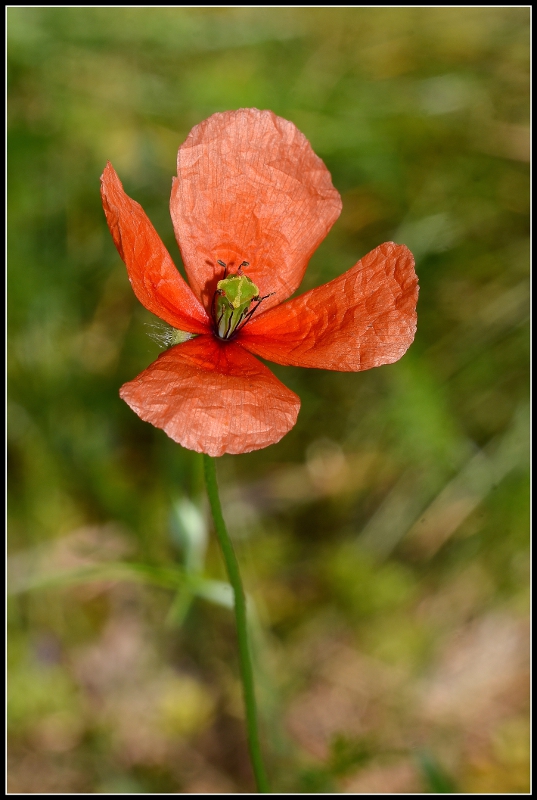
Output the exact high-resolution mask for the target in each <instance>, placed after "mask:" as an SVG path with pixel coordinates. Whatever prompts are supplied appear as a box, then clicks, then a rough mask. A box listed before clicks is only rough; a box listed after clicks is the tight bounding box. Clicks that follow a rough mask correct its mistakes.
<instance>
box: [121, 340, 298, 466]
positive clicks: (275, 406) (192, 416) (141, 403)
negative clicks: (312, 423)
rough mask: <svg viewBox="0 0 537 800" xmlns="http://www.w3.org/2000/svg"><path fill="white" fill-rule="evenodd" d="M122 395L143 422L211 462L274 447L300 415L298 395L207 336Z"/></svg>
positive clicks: (164, 358) (165, 359)
mask: <svg viewBox="0 0 537 800" xmlns="http://www.w3.org/2000/svg"><path fill="white" fill-rule="evenodd" d="M120 395H121V397H122V398H123V400H125V402H126V403H128V404H129V406H130V407H131V408H132V410H133V411H135V412H136V413H137V414H138V416H139V417H141V418H142V419H143V420H145V421H146V422H151V423H152V424H153V425H156V427H157V428H162V429H163V430H165V431H166V433H167V434H168V436H170V437H171V438H172V439H174V440H175V441H176V442H179V444H182V445H183V447H187V448H188V449H189V450H197V451H198V453H208V455H210V456H221V455H223V454H224V453H249V452H250V451H251V450H259V449H260V448H262V447H267V445H269V444H274V443H275V442H278V441H279V440H280V439H281V438H282V436H284V435H285V434H286V433H287V432H288V431H289V430H290V429H291V428H292V427H293V425H294V424H295V422H296V418H297V415H298V411H299V408H300V399H299V398H298V397H297V396H296V394H294V393H293V392H291V391H290V390H289V389H287V387H286V386H284V385H283V383H280V381H279V380H278V379H277V378H276V377H275V376H274V375H273V374H272V372H270V370H268V369H267V368H266V367H265V366H264V365H263V364H261V363H260V362H259V361H258V360H257V358H254V357H253V356H251V355H250V353H247V352H246V351H245V350H243V349H242V348H241V347H237V345H235V344H222V343H219V342H218V341H217V340H216V339H214V338H213V337H212V336H200V337H199V338H196V339H191V340H190V341H188V342H185V344H180V345H177V346H176V347H172V348H171V349H170V350H167V351H166V352H165V353H162V354H161V355H160V356H159V357H158V359H157V360H156V361H155V362H154V363H153V364H151V366H150V367H148V368H147V369H146V370H145V371H144V372H142V373H141V375H138V377H137V378H135V379H134V380H133V381H131V382H130V383H126V384H124V385H123V386H122V387H121V391H120Z"/></svg>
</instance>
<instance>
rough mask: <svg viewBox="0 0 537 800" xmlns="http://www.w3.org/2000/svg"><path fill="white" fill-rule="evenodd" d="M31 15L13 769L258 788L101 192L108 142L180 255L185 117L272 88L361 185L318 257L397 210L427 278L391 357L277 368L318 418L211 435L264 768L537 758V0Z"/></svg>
mask: <svg viewBox="0 0 537 800" xmlns="http://www.w3.org/2000/svg"><path fill="white" fill-rule="evenodd" d="M7 19H8V92H9V95H8V113H9V140H8V156H9V160H8V190H9V194H8V200H9V209H8V223H9V241H8V255H9V274H8V281H9V283H8V286H9V299H8V303H9V307H8V310H9V322H8V325H9V327H8V333H9V362H8V370H9V387H10V397H9V407H8V414H9V469H10V479H9V490H10V500H9V552H10V559H11V561H10V564H11V574H12V578H13V597H12V600H11V607H10V612H9V621H10V646H9V665H10V672H11V679H10V693H9V721H10V736H11V744H10V751H9V752H10V756H9V758H10V782H11V783H10V791H11V792H13V793H17V792H19V793H36V792H37V793H42V792H51V793H54V792H63V793H68V794H69V793H77V792H90V793H93V792H101V793H122V792H123V793H127V794H132V793H158V792H190V793H204V792H208V793H210V792H216V793H220V792H236V791H238V792H244V791H249V790H250V789H251V788H252V777H251V773H250V768H249V764H248V758H247V754H246V747H245V741H244V729H243V722H242V706H241V697H240V687H239V684H238V679H237V665H236V656H235V649H234V629H233V622H232V617H231V615H230V613H229V592H228V590H227V587H226V586H225V584H223V583H222V580H224V574H223V569H222V565H221V562H220V558H219V554H218V552H217V549H216V548H215V545H214V541H213V540H212V537H209V538H208V536H207V534H208V529H207V523H206V509H205V505H204V500H203V483H202V474H201V465H200V460H199V458H198V456H197V455H196V454H195V453H191V452H188V451H186V450H183V449H182V448H181V447H179V446H177V445H175V444H174V443H173V442H172V441H171V440H169V439H168V438H167V437H166V436H165V434H164V433H163V432H162V431H159V430H156V429H155V428H152V427H151V426H150V425H147V424H145V423H143V422H142V421H141V420H140V419H138V417H137V416H135V415H134V414H133V413H132V412H131V411H130V409H129V408H128V407H127V406H126V405H125V404H123V403H122V402H121V401H120V399H119V397H118V389H119V387H120V385H121V384H122V383H123V382H124V381H126V380H130V379H132V378H133V377H134V376H135V375H136V374H138V373H139V372H140V371H141V370H142V369H144V368H145V367H146V366H147V365H148V364H149V363H150V362H151V361H153V360H154V358H155V357H156V355H157V353H158V348H157V345H156V344H155V342H153V341H152V340H151V339H150V338H148V336H147V332H146V328H145V323H150V322H151V321H152V318H151V315H150V314H149V313H148V312H146V311H145V310H144V309H143V308H142V307H141V306H140V305H139V304H138V303H137V301H136V300H135V298H134V295H133V294H132V291H131V288H130V286H129V283H128V280H127V278H126V275H125V269H124V267H123V265H122V264H121V262H120V260H119V258H118V256H117V253H116V251H115V248H114V247H113V244H112V241H111V239H110V235H109V233H108V230H107V228H106V224H105V221H104V216H103V213H102V209H101V206H100V199H99V175H100V174H101V172H102V169H103V167H104V165H105V163H106V161H107V159H109V160H110V161H111V162H112V163H113V164H114V166H115V168H116V170H117V171H118V173H119V175H120V177H121V178H122V180H123V181H124V184H125V188H126V190H127V191H128V193H129V194H130V195H131V196H132V197H134V198H135V199H136V200H138V201H139V202H140V203H141V204H142V206H143V207H144V209H145V210H146V211H147V213H148V215H149V217H150V218H151V220H152V221H153V223H154V224H155V226H156V228H157V230H158V231H159V233H160V234H161V236H162V238H163V240H164V241H165V243H166V245H167V246H168V248H169V249H170V252H171V253H172V255H173V257H174V258H175V259H176V260H177V263H178V264H179V266H180V260H179V255H178V251H177V247H176V245H175V242H174V239H173V230H172V225H171V220H170V218H169V212H168V198H169V191H170V185H171V176H172V174H173V172H174V165H175V158H176V151H177V148H178V146H179V145H180V144H181V142H182V141H183V140H184V139H185V137H186V135H187V134H188V132H189V130H190V128H191V127H192V126H193V125H194V124H196V123H198V122H200V121H201V120H203V119H205V118H206V117H208V116H209V115H210V114H212V113H214V112H215V111H221V110H228V109H234V108H238V107H249V106H256V107H258V108H271V109H272V110H273V111H274V112H276V113H277V114H279V115H281V116H283V117H285V118H287V119H290V120H292V121H293V122H295V123H296V125H297V126H298V127H299V128H300V129H301V130H302V131H303V132H304V133H305V134H306V136H307V137H308V138H309V139H310V141H311V143H312V145H313V147H314V149H315V151H316V152H317V153H318V154H319V155H320V156H321V157H322V158H323V159H324V161H325V163H326V164H327V166H328V168H329V169H330V171H331V173H332V176H333V181H334V184H335V186H336V187H337V188H338V190H339V191H340V192H341V194H342V198H343V212H342V215H341V218H340V220H338V222H337V223H336V224H335V226H334V229H333V230H332V232H331V233H330V235H329V236H328V238H327V240H326V241H325V242H324V243H323V244H322V245H321V247H320V248H319V250H318V251H317V253H316V254H315V255H314V257H313V259H312V261H311V264H310V266H309V269H308V272H307V274H306V277H305V280H304V283H303V286H302V290H303V289H304V288H310V287H311V286H314V285H318V284H321V283H324V282H325V281H327V280H330V279H331V278H333V277H335V276H337V275H339V274H340V273H342V272H343V271H345V270H346V269H348V268H350V267H351V266H352V265H353V264H354V263H355V262H356V261H357V260H358V259H359V258H360V257H361V256H362V255H364V254H365V253H366V252H368V251H369V250H371V249H372V248H373V247H375V246H376V245H378V244H379V243H381V242H384V241H387V240H390V239H391V240H394V241H397V242H402V243H405V244H407V245H408V246H409V247H411V249H412V250H413V251H414V253H415V255H416V262H417V272H418V275H419V278H420V285H421V293H420V302H419V306H418V320H419V321H418V334H417V337H416V341H415V343H414V344H413V346H412V348H411V349H410V351H409V352H408V354H407V355H406V356H405V357H404V358H403V359H402V360H401V361H400V362H399V363H397V364H394V365H391V366H387V367H382V368H381V369H375V370H371V371H369V372H366V373H362V374H338V373H329V372H323V371H316V370H298V369H296V370H295V369H291V368H281V367H274V371H275V372H276V373H277V374H278V376H279V377H280V378H281V379H282V380H283V382H284V383H285V384H286V385H287V386H289V387H290V388H291V389H293V390H294V391H295V392H297V393H298V394H299V395H300V397H301V399H302V410H301V413H300V416H299V420H298V424H297V425H296V427H295V428H294V429H293V430H292V431H291V432H290V433H289V434H288V435H287V436H286V437H284V439H283V440H282V441H281V442H280V443H279V444H277V445H275V446H273V447H271V448H268V449H267V450H264V451H259V452H257V453H252V454H249V455H245V456H241V457H234V458H231V457H224V458H222V459H221V460H220V462H219V465H218V466H219V474H220V480H221V484H222V492H223V502H224V509H225V514H226V517H227V520H228V523H229V527H230V530H231V531H232V533H233V535H234V537H235V540H236V543H237V548H238V551H239V557H240V561H241V563H242V565H243V570H244V577H245V583H246V586H247V588H248V591H249V592H250V593H251V596H252V598H253V600H254V602H255V606H254V605H252V611H253V615H252V628H253V633H254V636H255V651H256V652H255V655H256V662H257V665H256V669H257V674H258V684H259V697H260V706H261V711H262V716H263V720H264V742H265V750H266V753H267V762H268V766H269V772H270V774H271V777H272V783H273V786H274V787H275V788H276V789H277V790H278V791H291V792H293V791H298V792H305V793H311V792H320V793H322V792H325V791H334V792H351V793H360V792H364V793H388V794H390V793H393V794H397V793H405V792H410V793H416V792H421V791H425V792H433V793H437V792H447V791H450V790H452V789H453V787H454V786H456V787H457V789H456V791H460V792H464V793H468V792H470V793H472V792H481V793H489V792H494V793H498V792H499V793H510V792H526V791H528V780H529V778H528V774H529V768H528V764H529V734H528V721H527V713H528V711H527V709H528V687H527V656H528V650H527V647H528V645H527V632H526V620H527V615H528V577H527V572H528V527H529V526H528V464H527V462H528V427H527V420H528V410H527V397H528V350H529V347H528V342H529V336H528V296H529V291H528V262H529V257H528V240H529V170H528V151H529V9H528V8H524V7H514V8H510V7H467V8H464V7H437V8H417V7H416V8H358V7H356V8H336V9H328V8H305V9H300V8H278V9H271V8H250V9H242V8H241V9H239V8H155V9H153V8H126V7H124V8H121V7H116V8H104V7H103V8H83V7H79V8H75V7H73V8H59V7H58V8H53V7H12V8H9V9H8V11H7ZM271 368H272V367H271ZM129 563H131V564H132V566H131V567H129V566H128V564H129ZM142 564H143V565H145V566H143V567H142V566H140V565H142ZM136 565H138V566H136ZM181 565H182V568H180V569H179V567H181ZM73 570H74V571H75V572H73ZM77 570H82V571H83V572H82V573H80V572H78V573H76V571H77ZM88 570H89V571H90V572H88ZM122 570H123V571H122ZM84 571H85V572H84ZM75 573H76V574H75ZM90 573H91V574H90ZM69 575H71V578H73V576H74V578H75V579H74V580H68V579H67V578H68V576H69ZM62 576H63V578H62ZM66 576H67V578H66ZM181 576H183V577H182V578H181ZM175 579H177V581H178V585H177V592H178V593H177V594H175V595H174V593H173V588H172V587H173V580H175ZM170 582H171V586H170ZM37 587H39V588H37ZM254 612H255V613H254ZM450 787H451V789H450Z"/></svg>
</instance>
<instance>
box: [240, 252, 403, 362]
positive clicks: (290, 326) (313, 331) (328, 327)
mask: <svg viewBox="0 0 537 800" xmlns="http://www.w3.org/2000/svg"><path fill="white" fill-rule="evenodd" d="M417 300H418V279H417V277H416V273H415V272H414V258H413V256H412V253H411V252H410V250H409V249H408V248H407V247H405V246H404V245H397V244H394V243H393V242H387V243H386V244H381V245H380V246H379V247H377V248H375V250H373V251H372V252H371V253H369V254H368V255H367V256H364V258H362V259H361V261H359V262H358V263H357V264H356V265H355V266H354V267H353V268H352V269H350V270H349V271H348V272H346V273H345V274H344V275H341V277H339V278H336V279H335V280H333V281H330V283H327V284H325V286H319V288H317V289H312V290H311V291H310V292H306V294H303V295H301V296H300V297H297V298H295V299H294V300H290V301H289V302H288V303H284V304H283V305H281V306H279V307H278V308H274V309H272V310H271V311H269V312H268V313H266V314H262V315H261V316H260V317H258V318H257V319H253V320H252V321H251V322H249V323H248V324H247V325H246V326H245V328H244V329H243V331H242V333H241V334H240V343H241V345H243V346H244V347H246V348H247V349H248V350H250V352H252V353H255V354H256V355H258V356H261V357H262V358H266V359H268V360H269V361H275V362H276V363H277V364H293V365H294V366H299V367H317V368H319V369H336V370H340V371H342V372H355V371H359V370H363V369H370V368H371V367H379V366H380V365H381V364H391V363H392V362H394V361H397V360H398V359H399V358H401V356H402V355H403V353H405V352H406V351H407V350H408V348H409V347H410V345H411V344H412V341H413V340H414V334H415V332H416V303H417Z"/></svg>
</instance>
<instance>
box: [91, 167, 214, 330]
mask: <svg viewBox="0 0 537 800" xmlns="http://www.w3.org/2000/svg"><path fill="white" fill-rule="evenodd" d="M101 197H102V201H103V208H104V213H105V214H106V221H107V222H108V227H109V228H110V233H111V234H112V238H113V240H114V244H115V245H116V247H117V250H118V253H119V255H120V256H121V258H122V259H123V261H124V262H125V265H126V267H127V272H128V273H129V280H130V282H131V284H132V288H133V289H134V294H135V295H136V297H137V298H138V300H139V301H140V303H142V305H144V306H145V307H146V308H147V309H148V310H149V311H151V312H152V313H153V314H156V315H157V317H160V318H161V319H164V320H166V322H168V323H169V324H170V325H173V327H174V328H179V329H180V330H183V331H189V332H190V333H206V332H207V331H208V330H209V322H208V319H207V315H206V313H205V311H204V309H203V308H202V306H201V305H200V304H199V302H198V300H197V299H196V297H195V296H194V295H193V293H192V291H191V289H190V288H189V286H188V284H187V283H186V282H185V281H184V279H183V278H182V276H181V274H180V273H179V272H178V271H177V268H176V267H175V264H174V263H173V261H172V259H171V257H170V255H169V253H168V251H167V250H166V248H165V247H164V245H163V243H162V241H161V239H160V236H159V235H158V233H157V232H156V230H155V229H154V227H153V226H152V225H151V223H150V221H149V219H148V217H147V215H146V213H145V211H144V210H143V208H142V207H141V205H139V203H136V202H135V201H134V200H131V198H130V197H129V196H128V195H126V194H125V192H124V191H123V186H122V185H121V181H120V180H119V178H118V176H117V174H116V172H115V170H114V168H113V166H112V165H111V164H110V162H108V164H107V165H106V167H105V170H104V172H103V174H102V175H101Z"/></svg>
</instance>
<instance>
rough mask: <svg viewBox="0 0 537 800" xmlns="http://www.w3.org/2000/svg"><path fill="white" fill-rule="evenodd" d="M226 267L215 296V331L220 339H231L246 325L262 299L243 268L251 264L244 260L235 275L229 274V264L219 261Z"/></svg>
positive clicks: (213, 311)
mask: <svg viewBox="0 0 537 800" xmlns="http://www.w3.org/2000/svg"><path fill="white" fill-rule="evenodd" d="M218 263H219V264H220V265H221V266H222V267H224V277H223V279H222V280H221V281H218V283H217V284H216V292H215V293H214V297H213V307H212V315H213V322H214V331H215V333H216V335H217V336H218V338H219V339H224V340H225V339H231V337H232V336H234V335H235V334H236V333H238V332H239V330H240V329H241V328H242V326H243V325H245V324H246V323H247V322H248V320H249V319H250V317H251V316H252V314H253V313H254V311H255V310H256V308H257V307H258V306H259V304H260V303H261V301H262V300H265V299H266V298H267V297H269V296H270V295H265V297H260V296H259V289H258V288H257V286H256V285H255V283H254V282H253V281H252V280H251V278H249V277H248V276H247V275H244V273H243V271H242V268H243V267H248V266H250V265H249V263H248V262H247V261H243V262H242V264H241V265H240V267H239V268H238V270H237V272H236V273H235V274H234V275H229V276H228V275H227V265H226V264H224V262H223V261H219V262H218Z"/></svg>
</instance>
